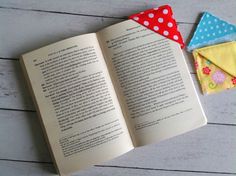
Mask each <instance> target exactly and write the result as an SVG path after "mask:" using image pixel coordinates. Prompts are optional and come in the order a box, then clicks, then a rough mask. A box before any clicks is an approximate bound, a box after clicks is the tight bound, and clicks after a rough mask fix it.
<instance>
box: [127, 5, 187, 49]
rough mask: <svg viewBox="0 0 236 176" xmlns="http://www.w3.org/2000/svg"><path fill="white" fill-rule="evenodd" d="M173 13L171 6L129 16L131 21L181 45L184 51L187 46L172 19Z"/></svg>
mask: <svg viewBox="0 0 236 176" xmlns="http://www.w3.org/2000/svg"><path fill="white" fill-rule="evenodd" d="M172 15H173V12H172V9H171V7H170V6H169V5H164V6H160V7H158V8H153V9H149V10H146V11H144V12H140V13H137V14H134V15H131V16H129V19H132V20H134V21H136V22H137V23H139V24H141V25H143V26H145V27H147V28H148V29H151V30H152V31H154V32H156V33H158V34H160V35H162V36H164V37H166V38H169V39H171V40H173V41H175V42H177V43H179V44H180V46H181V48H182V49H183V48H184V46H185V44H184V42H183V38H182V36H181V34H180V32H179V31H178V28H177V23H176V21H175V19H174V18H173V17H172Z"/></svg>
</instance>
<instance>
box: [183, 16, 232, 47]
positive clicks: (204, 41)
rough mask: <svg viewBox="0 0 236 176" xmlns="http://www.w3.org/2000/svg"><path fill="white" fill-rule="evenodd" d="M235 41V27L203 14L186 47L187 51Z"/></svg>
mask: <svg viewBox="0 0 236 176" xmlns="http://www.w3.org/2000/svg"><path fill="white" fill-rule="evenodd" d="M234 40H236V26H235V25H232V24H229V23H228V22H226V21H224V20H221V19H220V18H218V17H216V16H214V15H212V14H210V13H208V12H205V13H204V14H203V16H202V18H201V20H200V22H199V24H198V26H197V29H196V31H195V32H194V35H193V37H192V39H191V41H190V43H189V45H188V47H187V49H188V51H192V50H194V49H196V48H201V47H204V46H208V45H214V44H218V43H222V42H229V41H234Z"/></svg>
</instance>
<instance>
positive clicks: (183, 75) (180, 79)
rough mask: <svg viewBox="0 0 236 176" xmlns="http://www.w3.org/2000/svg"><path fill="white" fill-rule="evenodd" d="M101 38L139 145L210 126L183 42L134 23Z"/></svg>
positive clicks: (108, 30) (109, 30) (113, 28)
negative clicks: (190, 70) (187, 62)
mask: <svg viewBox="0 0 236 176" xmlns="http://www.w3.org/2000/svg"><path fill="white" fill-rule="evenodd" d="M97 35H98V38H99V42H100V45H101V46H102V49H103V52H104V53H105V58H106V62H107V64H108V65H109V68H110V72H111V73H112V74H111V75H113V79H115V80H117V81H115V82H117V85H116V87H117V90H119V91H120V93H119V95H120V97H121V98H120V99H121V100H123V102H122V104H123V106H122V109H123V111H125V113H124V114H125V116H126V120H127V121H128V122H127V123H128V127H129V130H130V131H131V135H132V138H133V139H134V140H135V141H134V143H135V144H136V146H140V145H145V144H148V143H152V142H158V141H160V140H163V139H166V138H169V137H172V136H175V135H178V134H181V133H184V132H186V131H189V130H192V129H195V128H197V127H200V126H202V125H204V124H206V118H205V115H204V112H203V110H202V107H201V105H200V102H199V100H198V97H197V94H196V91H195V88H194V86H193V82H192V80H191V77H190V74H189V71H188V68H187V65H186V63H185V59H184V56H183V54H182V51H181V49H180V46H179V44H178V43H176V42H174V41H172V40H170V39H167V38H165V37H163V36H161V35H159V34H157V33H155V32H153V31H151V30H149V29H147V28H146V27H144V26H142V25H140V24H138V23H136V22H134V21H132V20H127V21H124V22H121V23H119V24H116V25H113V26H110V27H108V28H105V29H103V30H101V31H100V32H98V33H97Z"/></svg>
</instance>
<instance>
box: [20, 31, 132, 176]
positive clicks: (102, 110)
mask: <svg viewBox="0 0 236 176" xmlns="http://www.w3.org/2000/svg"><path fill="white" fill-rule="evenodd" d="M22 58H23V59H22V60H21V62H22V65H23V66H24V68H25V72H26V75H27V76H28V79H29V82H30V84H31V88H32V91H33V95H34V99H35V100H36V106H37V108H38V111H39V113H40V116H41V120H42V123H43V126H44V128H45V132H46V135H47V137H48V142H49V145H50V147H51V150H52V153H53V156H54V159H55V161H56V163H57V167H58V169H59V172H60V174H61V175H66V174H68V173H71V172H74V171H78V170H79V169H82V168H85V167H87V166H89V165H92V164H97V163H100V162H103V161H107V160H109V159H112V158H114V157H116V156H119V155H121V154H123V153H125V152H127V151H129V150H131V149H133V144H132V140H131V138H130V135H129V132H128V129H127V126H126V124H125V120H124V117H123V114H122V111H121V109H120V106H119V103H118V100H117V96H116V94H115V91H114V88H113V86H112V82H111V79H110V76H109V74H108V70H107V68H106V64H105V61H104V58H103V55H102V52H101V49H100V46H99V44H98V40H97V38H96V34H87V35H82V36H78V37H73V38H70V39H67V40H64V41H61V42H57V43H55V44H52V45H49V46H46V47H43V48H41V49H38V50H35V51H33V52H30V53H27V54H24V55H23V56H22Z"/></svg>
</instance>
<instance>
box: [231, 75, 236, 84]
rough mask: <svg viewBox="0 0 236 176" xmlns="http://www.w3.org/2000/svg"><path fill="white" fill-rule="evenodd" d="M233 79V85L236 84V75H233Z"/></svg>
mask: <svg viewBox="0 0 236 176" xmlns="http://www.w3.org/2000/svg"><path fill="white" fill-rule="evenodd" d="M231 81H232V83H233V85H236V77H233V78H232V79H231Z"/></svg>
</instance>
